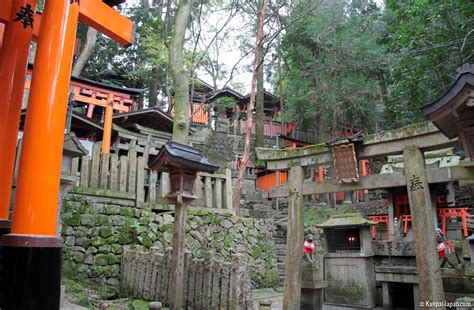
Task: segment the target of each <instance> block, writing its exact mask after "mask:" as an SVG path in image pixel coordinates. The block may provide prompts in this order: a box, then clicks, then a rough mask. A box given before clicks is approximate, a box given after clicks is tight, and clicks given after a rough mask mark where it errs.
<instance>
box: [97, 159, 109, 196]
mask: <svg viewBox="0 0 474 310" xmlns="http://www.w3.org/2000/svg"><path fill="white" fill-rule="evenodd" d="M109 162H110V153H105V154H102V158H101V160H100V183H99V188H100V189H107V183H108V182H107V181H108V177H109Z"/></svg>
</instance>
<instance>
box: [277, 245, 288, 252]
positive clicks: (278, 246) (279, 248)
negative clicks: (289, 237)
mask: <svg viewBox="0 0 474 310" xmlns="http://www.w3.org/2000/svg"><path fill="white" fill-rule="evenodd" d="M285 249H286V244H275V250H277V251H278V250H285Z"/></svg>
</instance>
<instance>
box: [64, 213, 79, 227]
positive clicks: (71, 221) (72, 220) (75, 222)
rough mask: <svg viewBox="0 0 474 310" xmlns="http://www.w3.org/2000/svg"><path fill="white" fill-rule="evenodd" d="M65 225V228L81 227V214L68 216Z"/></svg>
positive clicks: (65, 218)
mask: <svg viewBox="0 0 474 310" xmlns="http://www.w3.org/2000/svg"><path fill="white" fill-rule="evenodd" d="M63 225H65V226H73V227H74V226H79V225H81V215H80V214H79V213H73V214H71V215H69V216H68V215H66V216H65V217H64V219H63Z"/></svg>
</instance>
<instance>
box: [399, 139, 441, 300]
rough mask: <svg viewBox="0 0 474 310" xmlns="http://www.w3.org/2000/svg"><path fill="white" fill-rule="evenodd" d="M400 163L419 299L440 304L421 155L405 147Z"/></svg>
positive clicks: (433, 242) (416, 149)
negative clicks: (409, 218) (408, 204)
mask: <svg viewBox="0 0 474 310" xmlns="http://www.w3.org/2000/svg"><path fill="white" fill-rule="evenodd" d="M403 161H404V162H405V178H406V184H407V192H408V199H409V202H410V212H411V216H412V227H413V236H414V241H415V249H416V250H415V252H416V265H417V271H418V281H419V287H420V300H421V301H427V300H429V301H432V302H442V301H444V300H445V297H444V291H443V282H442V279H441V270H440V268H439V266H438V252H437V249H436V240H435V227H434V222H433V214H432V212H433V209H432V207H431V196H430V189H429V187H428V182H427V179H426V172H425V160H424V156H423V153H421V151H420V150H419V149H418V148H417V147H416V146H407V147H405V149H404V150H403ZM437 309H446V308H445V307H439V308H437Z"/></svg>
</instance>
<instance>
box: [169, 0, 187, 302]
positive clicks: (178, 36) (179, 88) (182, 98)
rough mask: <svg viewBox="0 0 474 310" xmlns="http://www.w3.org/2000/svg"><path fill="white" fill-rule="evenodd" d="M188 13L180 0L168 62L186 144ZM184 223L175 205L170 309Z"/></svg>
mask: <svg viewBox="0 0 474 310" xmlns="http://www.w3.org/2000/svg"><path fill="white" fill-rule="evenodd" d="M190 15H191V0H180V2H179V6H178V12H177V14H176V18H175V21H174V31H173V34H172V37H171V42H170V46H169V63H170V67H171V75H172V77H173V90H174V116H173V136H172V140H173V141H174V142H178V143H182V144H187V143H188V135H189V80H188V74H187V72H186V68H185V67H184V57H183V52H184V39H185V34H186V28H187V26H188V22H189V18H190ZM185 226H186V206H185V205H182V204H181V202H179V201H178V203H177V204H176V205H175V212H174V229H173V252H172V253H173V257H172V259H171V277H170V299H169V300H170V303H171V309H172V310H179V309H182V307H183V304H184V303H183V288H184V236H185V230H184V229H185Z"/></svg>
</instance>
